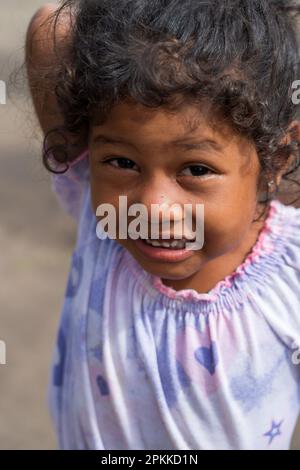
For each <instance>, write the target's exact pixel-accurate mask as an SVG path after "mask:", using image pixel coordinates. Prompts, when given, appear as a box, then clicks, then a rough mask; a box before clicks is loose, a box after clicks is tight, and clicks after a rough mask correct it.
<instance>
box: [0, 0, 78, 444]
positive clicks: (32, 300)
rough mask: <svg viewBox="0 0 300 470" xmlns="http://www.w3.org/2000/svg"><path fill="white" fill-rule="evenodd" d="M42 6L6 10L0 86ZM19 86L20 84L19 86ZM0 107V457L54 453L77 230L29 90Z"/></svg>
mask: <svg viewBox="0 0 300 470" xmlns="http://www.w3.org/2000/svg"><path fill="white" fill-rule="evenodd" d="M43 3H45V2H43V1H38V0H26V1H24V0H10V1H2V2H1V6H0V9H1V12H0V80H4V81H7V80H8V76H9V74H10V72H11V71H12V70H14V69H15V68H17V67H19V66H20V64H21V63H22V60H23V55H24V40H25V31H26V26H27V25H28V23H29V20H30V18H31V16H32V15H33V13H34V11H35V10H36V9H37V8H38V7H39V6H41V5H42V4H43ZM19 81H20V79H19ZM7 94H8V96H7V103H6V104H5V105H1V106H0V135H1V139H0V214H1V221H0V246H1V262H0V278H1V283H0V340H2V341H5V343H6V362H7V363H6V365H0V393H1V394H0V449H45V448H47V449H54V448H55V445H56V442H55V437H54V433H53V429H52V423H51V422H50V418H49V415H48V410H47V403H46V389H47V383H48V375H49V363H50V360H51V355H52V351H53V344H54V340H55V335H56V329H57V323H58V320H59V313H60V308H61V302H62V298H63V294H64V289H65V284H66V276H67V273H68V265H69V256H70V254H71V251H72V247H73V243H74V232H75V226H74V223H73V221H72V220H71V218H69V217H67V216H66V215H65V214H64V213H63V212H62V211H61V209H60V207H59V206H58V204H57V201H56V198H55V195H54V194H53V193H52V192H51V189H50V181H49V177H48V174H47V173H46V170H44V169H43V167H42V164H41V152H40V147H41V141H42V140H41V134H40V133H39V127H38V125H37V123H36V122H35V120H34V119H33V118H32V112H31V108H30V101H29V99H28V96H26V94H25V85H24V86H23V84H22V83H21V82H20V83H18V84H17V87H11V88H9V89H8V90H7Z"/></svg>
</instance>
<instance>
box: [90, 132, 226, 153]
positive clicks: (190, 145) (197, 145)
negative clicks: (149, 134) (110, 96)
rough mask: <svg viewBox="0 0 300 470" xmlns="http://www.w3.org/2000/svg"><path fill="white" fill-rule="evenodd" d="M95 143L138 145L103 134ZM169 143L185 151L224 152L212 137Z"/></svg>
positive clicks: (184, 139) (178, 140)
mask: <svg viewBox="0 0 300 470" xmlns="http://www.w3.org/2000/svg"><path fill="white" fill-rule="evenodd" d="M92 142H93V144H123V145H127V146H129V147H133V148H134V149H136V150H137V148H136V146H135V145H134V144H132V143H131V142H128V141H126V140H125V139H122V138H120V137H109V136H105V135H103V134H98V135H97V136H95V138H94V139H93V141H92ZM167 145H173V146H176V147H182V148H183V149H184V150H185V151H189V150H202V149H205V148H211V149H212V150H214V151H217V152H222V150H223V148H222V146H221V145H220V144H218V143H217V142H215V141H214V140H211V139H203V140H201V141H199V142H193V141H190V139H189V138H181V139H176V140H173V141H170V142H169V143H168V144H167Z"/></svg>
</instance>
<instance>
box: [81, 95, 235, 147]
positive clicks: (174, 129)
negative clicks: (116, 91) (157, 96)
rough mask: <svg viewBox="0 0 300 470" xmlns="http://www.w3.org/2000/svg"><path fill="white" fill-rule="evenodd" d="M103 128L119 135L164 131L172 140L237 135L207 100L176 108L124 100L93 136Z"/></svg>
mask: <svg viewBox="0 0 300 470" xmlns="http://www.w3.org/2000/svg"><path fill="white" fill-rule="evenodd" d="M100 131H107V132H113V133H115V134H121V135H123V134H125V135H128V134H130V135H131V134H132V135H135V134H136V137H138V136H139V135H140V136H141V135H143V133H145V134H149V133H150V134H151V133H153V134H164V135H165V136H168V137H169V138H170V139H172V138H174V139H175V138H180V137H189V136H190V137H193V136H196V135H197V136H201V135H207V136H208V135H210V136H212V135H216V134H219V136H220V137H223V138H224V139H226V138H228V136H229V137H230V139H231V138H232V137H233V136H234V132H233V130H232V129H231V128H230V126H228V125H227V124H226V122H225V120H224V119H222V118H221V116H220V115H219V114H218V113H217V111H216V110H213V108H212V106H211V105H209V104H206V103H198V104H196V103H183V104H182V105H181V106H180V107H178V108H177V109H176V110H174V109H172V110H170V109H168V108H166V107H159V108H149V107H147V106H144V105H143V104H141V103H136V102H132V101H129V100H128V101H124V102H121V103H118V104H117V105H115V106H114V107H113V108H112V109H111V110H110V112H109V113H108V114H107V116H106V119H105V120H104V121H103V122H101V124H100V125H98V124H94V125H92V126H91V130H90V132H91V137H93V136H94V135H96V134H98V133H99V132H100Z"/></svg>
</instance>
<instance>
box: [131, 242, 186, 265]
mask: <svg viewBox="0 0 300 470" xmlns="http://www.w3.org/2000/svg"><path fill="white" fill-rule="evenodd" d="M132 241H133V243H135V245H136V247H137V248H138V250H139V251H141V252H142V253H143V254H144V255H146V256H147V257H148V258H152V259H154V260H158V261H167V262H178V261H183V260H185V259H187V258H190V257H191V256H193V250H189V249H187V246H186V244H187V243H192V241H193V240H187V239H181V240H174V239H173V240H150V239H146V240H144V239H141V238H138V239H137V240H132Z"/></svg>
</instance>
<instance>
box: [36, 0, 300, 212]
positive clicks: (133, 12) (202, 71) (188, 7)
mask: <svg viewBox="0 0 300 470" xmlns="http://www.w3.org/2000/svg"><path fill="white" fill-rule="evenodd" d="M67 9H70V11H71V12H72V18H73V19H74V21H73V22H72V28H71V33H70V41H69V45H68V54H67V55H66V56H64V57H63V60H61V61H60V62H59V67H58V69H57V70H56V74H57V75H56V77H57V78H56V83H57V86H56V89H55V93H56V97H57V101H58V104H59V107H60V109H61V112H62V114H63V116H64V126H63V127H62V128H56V129H51V130H50V131H49V133H47V135H46V136H45V141H44V154H43V161H44V164H45V166H46V167H47V168H48V169H49V170H50V171H55V170H53V169H52V168H51V166H50V164H49V161H48V157H49V154H50V153H52V154H54V156H55V151H57V161H59V163H60V164H61V163H62V162H63V163H65V164H66V165H65V169H64V170H63V171H66V170H67V169H68V161H70V159H69V157H68V143H67V141H65V142H64V143H63V144H60V145H58V146H57V148H54V147H47V145H46V142H47V137H48V135H49V134H50V133H53V132H58V133H61V135H64V132H65V131H67V132H70V133H74V135H76V134H77V133H79V132H82V131H84V133H86V135H87V136H88V134H89V128H90V126H91V125H92V124H99V123H101V122H104V121H105V119H106V116H107V115H108V113H109V112H110V109H111V108H112V106H114V105H115V104H117V103H118V102H120V101H122V100H124V99H125V98H127V97H129V98H132V99H134V100H135V101H137V102H139V103H141V104H143V105H145V106H147V107H151V108H156V107H166V108H168V109H170V110H176V109H178V106H180V105H181V104H182V103H184V102H186V101H187V100H191V101H192V102H193V103H200V102H201V101H202V100H209V102H210V103H211V104H212V105H213V107H214V109H215V110H216V113H217V114H218V115H219V114H220V115H221V116H222V117H223V118H224V120H225V121H226V122H228V123H229V124H230V125H231V126H232V128H233V129H234V130H235V131H236V132H238V133H240V134H241V135H243V136H245V137H247V138H248V139H250V140H251V141H252V142H253V143H254V144H255V147H256V150H257V153H258V156H259V160H260V164H261V175H260V176H261V178H260V182H261V180H263V181H264V182H265V183H266V182H267V181H268V180H269V179H270V178H274V177H275V176H276V174H277V172H278V171H279V170H280V169H281V168H283V167H284V164H286V163H287V160H288V158H289V157H290V156H291V155H293V156H294V161H293V165H292V167H290V168H288V171H287V172H286V173H285V174H284V175H283V178H284V179H285V180H286V181H288V182H289V187H290V183H292V184H297V185H299V186H300V184H299V181H298V178H293V177H292V176H294V175H295V174H296V172H297V170H298V169H299V167H300V152H299V145H300V143H299V142H298V141H297V139H296V138H295V135H294V133H293V129H290V130H288V127H289V124H290V123H291V122H292V121H293V120H294V119H298V113H299V105H297V104H295V102H293V101H294V100H292V94H293V83H294V82H295V81H296V80H297V79H300V64H299V44H298V38H297V20H298V15H299V13H300V6H299V5H298V4H297V3H295V2H292V1H289V0H223V1H221V2H220V1H219V0H67V1H63V2H61V5H60V6H59V8H58V9H57V10H56V12H55V13H54V15H53V17H52V20H54V21H55V23H56V22H57V21H58V19H59V16H60V15H61V14H63V13H64V11H66V10H67ZM287 132H289V133H290V135H291V137H292V139H291V142H290V143H289V144H282V138H283V137H284V136H285V135H286V133H287ZM278 189H279V188H277V192H276V193H275V195H276V196H277V195H278ZM266 194H267V195H266V199H265V201H264V202H269V201H270V200H271V199H272V198H273V197H274V195H270V193H269V192H268V188H267V193H266ZM291 194H293V195H295V191H294V190H293V191H291ZM297 199H298V198H297ZM297 199H296V200H294V201H292V202H290V203H291V204H294V203H295V202H296V201H297Z"/></svg>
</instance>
